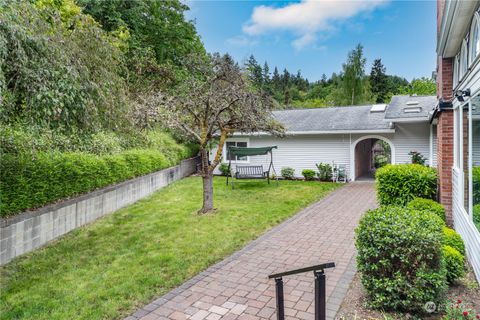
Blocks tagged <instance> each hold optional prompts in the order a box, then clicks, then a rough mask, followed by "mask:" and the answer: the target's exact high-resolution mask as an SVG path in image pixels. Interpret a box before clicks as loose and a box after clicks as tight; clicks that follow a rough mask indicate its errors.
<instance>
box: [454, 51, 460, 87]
mask: <svg viewBox="0 0 480 320" xmlns="http://www.w3.org/2000/svg"><path fill="white" fill-rule="evenodd" d="M459 65H460V54H457V55H456V56H455V58H454V61H453V87H454V88H456V87H457V85H458V80H459V77H458V73H459V69H460V68H459Z"/></svg>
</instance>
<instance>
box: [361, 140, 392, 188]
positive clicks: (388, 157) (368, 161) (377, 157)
mask: <svg viewBox="0 0 480 320" xmlns="http://www.w3.org/2000/svg"><path fill="white" fill-rule="evenodd" d="M352 148H353V150H352V155H353V158H354V161H353V166H352V169H353V170H352V171H353V172H352V173H353V178H354V180H372V179H374V178H375V171H376V170H377V169H378V168H380V167H383V166H384V165H386V164H389V163H393V161H392V160H393V159H395V157H394V155H395V150H394V148H393V144H392V143H391V142H390V141H389V140H388V139H386V138H384V137H381V136H366V137H362V138H360V139H358V140H357V141H356V142H355V143H354V144H353V146H352Z"/></svg>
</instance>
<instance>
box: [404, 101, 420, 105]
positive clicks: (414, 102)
mask: <svg viewBox="0 0 480 320" xmlns="http://www.w3.org/2000/svg"><path fill="white" fill-rule="evenodd" d="M417 104H419V102H418V101H407V106H416V105H417Z"/></svg>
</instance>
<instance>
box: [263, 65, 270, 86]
mask: <svg viewBox="0 0 480 320" xmlns="http://www.w3.org/2000/svg"><path fill="white" fill-rule="evenodd" d="M263 82H264V83H270V68H269V67H268V63H267V61H265V63H264V64H263Z"/></svg>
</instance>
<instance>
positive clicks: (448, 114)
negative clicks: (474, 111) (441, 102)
mask: <svg viewBox="0 0 480 320" xmlns="http://www.w3.org/2000/svg"><path fill="white" fill-rule="evenodd" d="M437 139H438V141H437V143H438V144H437V146H438V148H437V166H438V176H439V200H440V203H442V204H443V205H444V206H445V209H446V210H447V218H448V220H449V222H452V167H453V111H452V110H445V111H442V112H441V113H440V115H439V117H438V126H437Z"/></svg>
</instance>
